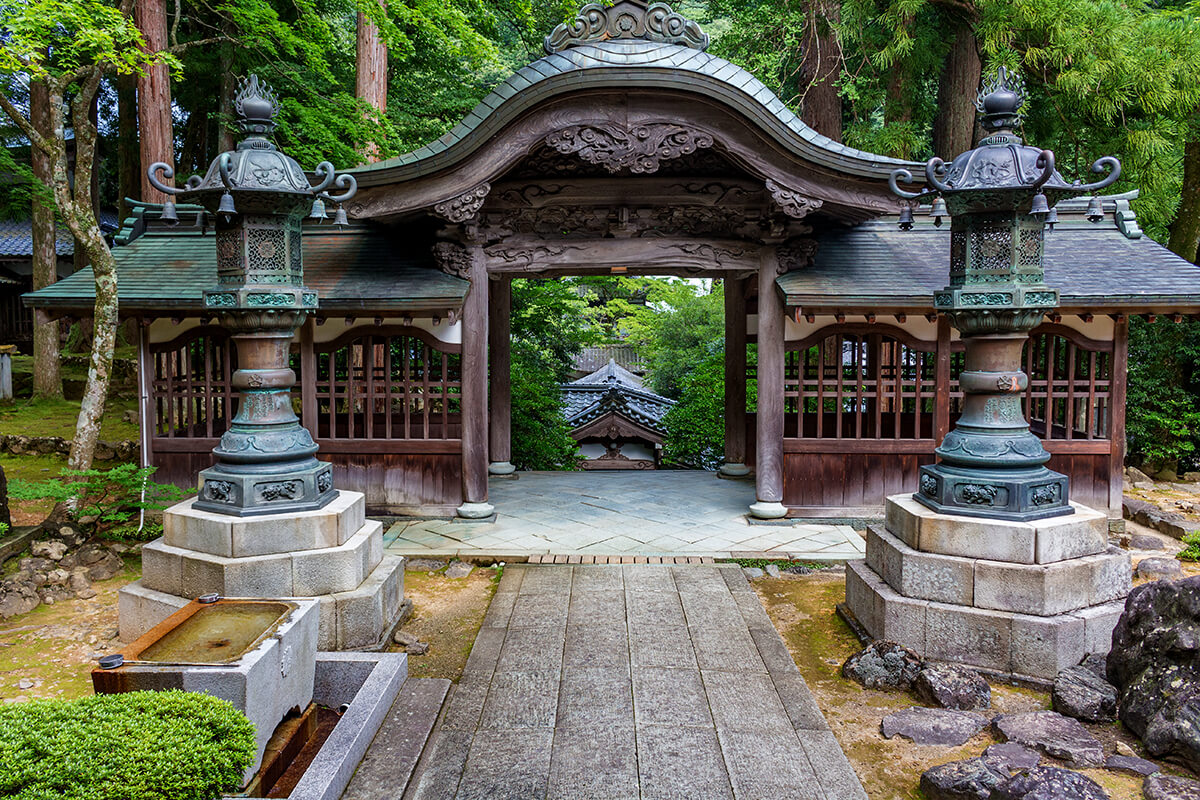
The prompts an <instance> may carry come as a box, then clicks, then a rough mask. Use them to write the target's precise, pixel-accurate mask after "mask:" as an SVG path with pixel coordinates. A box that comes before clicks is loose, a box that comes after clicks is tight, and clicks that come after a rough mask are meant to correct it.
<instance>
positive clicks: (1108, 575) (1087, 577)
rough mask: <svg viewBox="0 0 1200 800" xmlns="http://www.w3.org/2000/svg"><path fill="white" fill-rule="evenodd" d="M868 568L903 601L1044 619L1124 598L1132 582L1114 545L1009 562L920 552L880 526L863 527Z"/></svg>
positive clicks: (1126, 563)
mask: <svg viewBox="0 0 1200 800" xmlns="http://www.w3.org/2000/svg"><path fill="white" fill-rule="evenodd" d="M867 565H868V566H870V568H871V569H872V570H874V571H875V573H876V574H878V575H879V576H880V577H881V578H883V580H884V581H885V582H886V583H887V584H888V585H889V586H890V587H892V588H893V589H895V590H896V591H897V592H899V593H900V594H902V595H904V596H905V597H909V598H913V599H918V600H933V601H936V602H941V603H950V604H957V605H965V606H975V607H976V608H990V609H995V610H997V611H1012V612H1015V613H1018V614H1034V615H1036V616H1043V617H1045V616H1053V615H1055V614H1062V613H1065V612H1067V611H1074V610H1076V609H1079V608H1086V607H1087V606H1095V605H1101V604H1103V603H1107V602H1109V601H1111V600H1117V599H1120V598H1123V597H1125V595H1127V594H1129V588H1130V585H1131V580H1132V569H1131V567H1130V561H1129V554H1128V553H1126V552H1125V551H1123V550H1121V549H1119V548H1116V547H1110V548H1109V549H1108V550H1107V551H1105V552H1104V553H1100V554H1099V555H1094V556H1084V557H1082V558H1072V559H1068V560H1066V561H1056V562H1053V563H1051V564H1014V563H1007V562H1003V561H988V560H985V559H975V558H962V557H958V556H944V555H938V554H934V553H923V552H921V551H919V550H914V549H912V548H911V547H909V546H908V545H906V544H905V543H904V542H902V541H900V540H899V539H898V538H896V537H895V536H893V535H892V534H891V533H890V532H889V531H887V530H886V529H884V528H883V527H882V526H879V525H872V526H869V527H868V528H867Z"/></svg>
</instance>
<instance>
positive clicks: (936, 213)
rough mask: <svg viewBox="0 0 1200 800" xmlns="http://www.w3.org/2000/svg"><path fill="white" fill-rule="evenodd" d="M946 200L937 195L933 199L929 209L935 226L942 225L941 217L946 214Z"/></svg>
mask: <svg viewBox="0 0 1200 800" xmlns="http://www.w3.org/2000/svg"><path fill="white" fill-rule="evenodd" d="M946 213H947V212H946V201H945V200H944V199H943V198H942V197H941V195H939V196H938V197H937V198H935V199H934V201H933V208H931V209H930V210H929V214H930V216H932V217H933V224H934V225H936V226H937V227H939V228H940V227H942V218H943V217H945V216H946Z"/></svg>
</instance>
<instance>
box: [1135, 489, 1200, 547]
mask: <svg viewBox="0 0 1200 800" xmlns="http://www.w3.org/2000/svg"><path fill="white" fill-rule="evenodd" d="M1151 486H1153V484H1151ZM1121 507H1122V509H1123V515H1124V517H1125V519H1129V520H1133V521H1134V522H1136V523H1138V524H1139V525H1145V526H1146V527H1147V528H1153V529H1154V530H1156V531H1158V532H1159V533H1165V534H1167V535H1168V536H1173V537H1175V538H1176V539H1182V538H1183V537H1184V536H1185V535H1187V534H1188V533H1190V532H1191V531H1193V530H1196V528H1197V527H1200V526H1198V525H1197V524H1196V523H1194V522H1190V521H1188V519H1187V518H1186V517H1184V516H1183V515H1182V514H1176V513H1175V512H1174V511H1164V510H1163V509H1161V508H1159V507H1158V506H1156V505H1154V504H1153V503H1148V502H1146V501H1145V500H1138V499H1137V498H1135V497H1126V498H1124V499H1123V500H1122V501H1121Z"/></svg>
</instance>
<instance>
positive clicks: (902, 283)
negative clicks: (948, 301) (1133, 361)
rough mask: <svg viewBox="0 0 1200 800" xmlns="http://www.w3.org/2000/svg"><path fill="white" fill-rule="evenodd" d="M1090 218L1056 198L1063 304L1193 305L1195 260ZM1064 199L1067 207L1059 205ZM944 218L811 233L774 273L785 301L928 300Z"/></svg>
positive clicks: (1051, 277) (1050, 271)
mask: <svg viewBox="0 0 1200 800" xmlns="http://www.w3.org/2000/svg"><path fill="white" fill-rule="evenodd" d="M1106 206H1107V210H1108V213H1107V215H1106V217H1105V219H1104V221H1102V222H1099V223H1095V224H1093V223H1089V222H1087V221H1086V220H1084V219H1083V218H1082V216H1081V215H1078V214H1076V213H1073V211H1072V207H1071V206H1067V205H1066V204H1060V206H1059V217H1060V220H1061V221H1060V222H1059V224H1058V225H1057V227H1056V228H1055V230H1053V231H1048V232H1047V233H1046V251H1045V263H1046V283H1048V284H1049V285H1051V286H1054V287H1057V288H1058V289H1059V291H1060V293H1061V296H1062V301H1061V304H1062V306H1063V307H1068V308H1094V309H1096V310H1101V309H1113V310H1120V309H1123V308H1124V309H1129V310H1130V311H1134V310H1138V309H1142V310H1145V311H1166V310H1168V309H1180V310H1183V309H1187V310H1200V267H1198V266H1196V265H1195V264H1192V263H1190V262H1188V261H1187V260H1185V259H1182V258H1180V257H1179V256H1177V255H1175V254H1174V253H1172V252H1171V251H1170V250H1168V249H1167V248H1165V247H1163V246H1162V245H1160V244H1158V243H1157V242H1155V241H1154V240H1152V239H1150V238H1149V237H1148V236H1142V235H1140V232H1139V234H1138V235H1137V237H1136V238H1130V237H1128V236H1126V235H1125V234H1123V233H1122V232H1121V231H1120V230H1119V229H1118V228H1117V226H1116V225H1115V224H1114V222H1113V204H1112V203H1111V202H1109V203H1106ZM1064 207H1066V209H1067V211H1066V213H1064ZM949 228H950V226H949V225H945V226H943V227H941V228H937V227H934V225H933V224H932V223H931V222H930V221H929V220H928V218H927V217H925V218H922V217H921V216H918V217H917V224H916V226H915V227H914V228H913V230H911V231H901V230H899V228H898V227H897V225H896V218H895V217H892V218H884V219H880V220H876V221H873V222H867V223H863V224H861V225H858V226H855V227H853V228H837V229H832V230H828V231H826V232H825V233H823V234H821V235H819V236H818V240H819V242H820V246H819V248H818V249H817V253H816V256H815V258H814V260H813V264H812V266H810V267H807V268H805V269H801V270H793V271H792V272H788V273H787V274H785V275H783V276H781V277H780V278H779V279H778V281H777V283H778V286H779V288H780V289H782V290H783V293H784V295H785V297H786V298H787V301H788V304H789V305H795V306H812V307H826V308H828V307H830V306H838V307H841V308H864V309H865V308H909V309H912V308H929V309H932V308H933V293H934V292H935V291H937V290H939V289H941V288H943V287H944V286H945V285H946V284H947V283H948V281H949V274H948V273H949V269H950V229H949Z"/></svg>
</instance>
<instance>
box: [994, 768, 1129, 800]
mask: <svg viewBox="0 0 1200 800" xmlns="http://www.w3.org/2000/svg"><path fill="white" fill-rule="evenodd" d="M989 800H1109V797H1108V794H1107V793H1106V792H1105V791H1104V790H1103V789H1101V788H1100V784H1098V783H1096V782H1095V781H1094V780H1092V779H1091V778H1089V777H1087V776H1086V775H1080V774H1079V773H1078V772H1072V771H1071V770H1069V769H1059V768H1058V767H1034V768H1033V769H1031V770H1029V771H1028V772H1022V773H1019V774H1017V775H1013V776H1012V777H1011V778H1008V779H1006V780H1004V781H1003V782H1001V783H1000V785H999V786H997V787H996V788H995V789H993V790H992V794H991V795H990V797H989Z"/></svg>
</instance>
